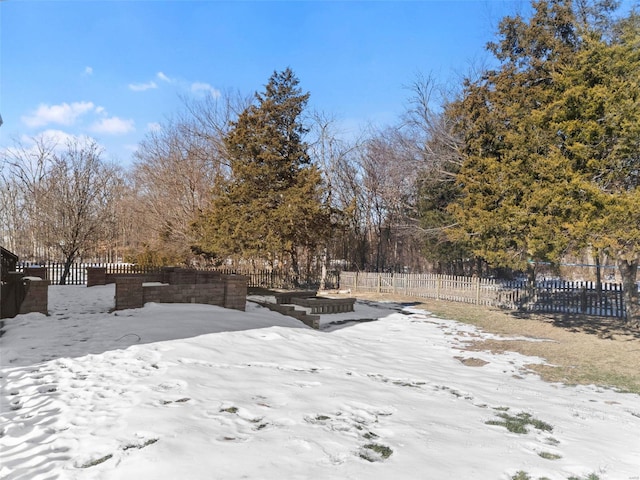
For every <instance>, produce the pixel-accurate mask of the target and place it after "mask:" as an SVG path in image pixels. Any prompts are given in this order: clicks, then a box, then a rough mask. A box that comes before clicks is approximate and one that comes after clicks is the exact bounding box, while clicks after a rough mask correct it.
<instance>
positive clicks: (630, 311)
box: [618, 259, 640, 325]
mask: <svg viewBox="0 0 640 480" xmlns="http://www.w3.org/2000/svg"><path fill="white" fill-rule="evenodd" d="M638 262H639V260H638V259H635V260H618V270H619V272H620V276H621V277H622V295H623V298H624V306H625V311H626V314H627V323H628V324H631V325H640V304H639V303H638V285H637V284H636V278H637V276H638Z"/></svg>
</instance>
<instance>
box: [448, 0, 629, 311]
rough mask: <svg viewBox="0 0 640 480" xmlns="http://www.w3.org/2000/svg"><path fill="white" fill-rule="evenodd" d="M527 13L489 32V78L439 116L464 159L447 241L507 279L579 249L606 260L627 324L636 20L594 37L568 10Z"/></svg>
mask: <svg viewBox="0 0 640 480" xmlns="http://www.w3.org/2000/svg"><path fill="white" fill-rule="evenodd" d="M533 6H534V14H533V15H532V17H531V18H530V20H529V21H528V22H525V21H524V20H523V19H522V18H519V17H515V18H507V19H505V20H504V21H503V22H502V23H501V41H500V42H499V43H497V44H492V45H490V48H491V50H492V51H493V52H494V53H495V55H496V57H497V58H498V59H499V60H501V62H502V63H501V65H500V68H499V69H498V70H496V71H491V72H487V73H486V74H485V75H484V76H483V77H482V78H481V79H480V80H479V81H475V82H471V81H468V82H467V83H466V84H465V89H464V92H463V96H462V97H461V99H460V100H458V101H457V102H454V103H452V104H450V105H449V106H448V114H449V115H451V116H452V118H455V119H456V122H457V128H458V131H459V132H460V133H461V134H462V135H463V136H464V157H465V158H464V162H463V165H462V167H461V169H460V172H459V174H458V177H457V178H458V182H459V185H460V187H461V189H462V195H461V198H460V199H459V201H457V202H456V203H455V204H454V205H453V206H452V207H451V208H450V209H449V211H450V212H451V213H452V214H453V215H454V217H455V218H456V220H457V221H458V228H456V229H455V235H456V236H457V237H455V236H454V238H459V239H464V240H465V241H468V242H470V243H471V245H472V246H473V249H474V252H475V253H476V254H478V255H481V256H482V257H483V258H485V259H487V260H488V261H489V262H490V263H492V264H494V265H503V266H508V267H512V268H519V269H524V268H526V267H527V265H529V264H530V262H531V261H534V262H535V261H538V260H547V261H552V262H554V261H557V260H559V259H560V258H561V257H562V255H563V254H565V253H566V252H569V251H574V252H577V251H580V250H581V249H584V248H585V247H592V248H594V249H596V250H598V251H605V252H606V253H608V254H610V255H612V256H615V258H616V259H617V260H618V264H619V267H620V272H621V274H622V276H623V280H624V286H625V295H626V296H627V315H628V318H629V319H630V320H633V321H637V317H638V316H639V314H640V312H639V309H638V304H637V300H638V298H637V287H636V285H635V278H636V272H637V267H638V264H639V261H640V227H639V225H640V214H639V213H638V212H639V209H638V208H637V207H638V206H639V205H640V189H639V181H640V173H639V172H640V168H639V165H640V156H639V153H638V145H640V126H639V125H640V121H639V120H640V101H639V100H640V86H639V83H638V78H640V48H638V47H639V46H640V35H639V32H640V29H639V28H638V27H639V25H640V23H639V22H638V16H637V15H636V14H635V13H632V14H631V15H630V16H629V17H628V18H625V19H623V20H622V21H620V22H618V23H617V24H614V26H615V28H610V29H607V31H606V32H605V31H604V30H603V29H602V28H600V27H599V28H593V27H592V26H590V25H586V24H582V23H580V22H579V21H578V20H577V19H576V16H575V15H574V14H573V10H572V8H573V7H572V4H571V2H570V1H568V0H549V1H537V2H534V4H533ZM605 13H607V12H605V11H604V10H603V12H602V15H604V14H605ZM602 15H601V16H600V18H602ZM529 270H530V272H531V273H532V274H533V273H534V272H533V270H532V269H529Z"/></svg>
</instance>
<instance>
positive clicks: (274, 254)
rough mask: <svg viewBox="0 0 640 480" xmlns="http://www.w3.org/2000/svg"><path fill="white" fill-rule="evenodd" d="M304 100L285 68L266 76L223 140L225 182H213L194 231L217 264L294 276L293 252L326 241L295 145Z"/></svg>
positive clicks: (317, 199)
mask: <svg viewBox="0 0 640 480" xmlns="http://www.w3.org/2000/svg"><path fill="white" fill-rule="evenodd" d="M308 99H309V93H303V92H302V90H301V89H300V87H299V80H298V78H297V77H296V76H295V75H294V73H293V72H292V71H291V69H289V68H287V69H286V70H284V71H282V72H274V73H273V75H272V76H271V78H270V79H269V82H268V83H267V85H266V86H265V90H264V92H262V93H256V95H255V102H254V103H253V104H252V105H250V106H249V107H248V108H246V109H245V110H244V111H243V112H242V113H241V114H240V116H239V117H238V119H237V121H235V122H233V123H232V128H231V130H230V132H229V134H228V135H227V136H226V137H225V139H224V142H225V146H226V149H227V152H228V155H229V159H228V160H229V166H230V176H229V178H225V179H222V178H221V179H220V181H219V182H217V184H216V187H215V188H214V196H213V199H212V202H211V205H210V208H209V209H208V210H207V211H206V212H205V213H204V214H203V215H202V216H201V219H200V221H199V222H198V223H197V225H196V229H197V230H198V233H199V237H200V244H199V245H198V248H199V249H201V250H202V251H204V252H208V253H210V254H212V255H213V256H214V257H217V258H218V259H224V258H227V257H230V256H236V257H240V258H244V259H252V260H255V259H261V260H266V261H268V262H270V263H271V264H272V265H284V264H288V265H289V266H290V267H291V269H292V271H293V273H294V274H296V275H297V274H299V270H300V266H299V263H300V262H299V255H300V253H301V252H303V251H306V252H307V253H309V252H313V251H315V249H317V248H318V247H319V245H322V244H323V243H324V242H325V241H326V239H327V238H328V236H329V234H330V231H331V222H330V213H329V209H328V207H326V206H325V204H324V203H323V189H322V179H321V175H320V172H319V171H318V169H317V167H316V166H315V165H313V164H312V163H311V160H310V157H309V155H308V153H307V144H306V143H305V142H304V140H303V136H304V135H305V133H306V132H307V129H306V128H305V127H304V125H303V123H302V120H301V115H302V113H303V111H304V108H305V107H306V104H307V101H308Z"/></svg>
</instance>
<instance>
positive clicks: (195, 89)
mask: <svg viewBox="0 0 640 480" xmlns="http://www.w3.org/2000/svg"><path fill="white" fill-rule="evenodd" d="M191 92H192V93H196V94H198V93H208V94H210V95H212V96H213V97H215V98H218V97H219V96H220V91H219V90H216V89H215V88H213V87H212V86H211V85H209V84H208V83H203V82H193V83H192V84H191Z"/></svg>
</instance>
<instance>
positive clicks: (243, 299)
mask: <svg viewBox="0 0 640 480" xmlns="http://www.w3.org/2000/svg"><path fill="white" fill-rule="evenodd" d="M221 279H222V281H223V282H224V308H233V309H234V310H242V311H243V312H244V310H245V308H246V304H247V280H248V277H245V276H243V275H222V278H221Z"/></svg>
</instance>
